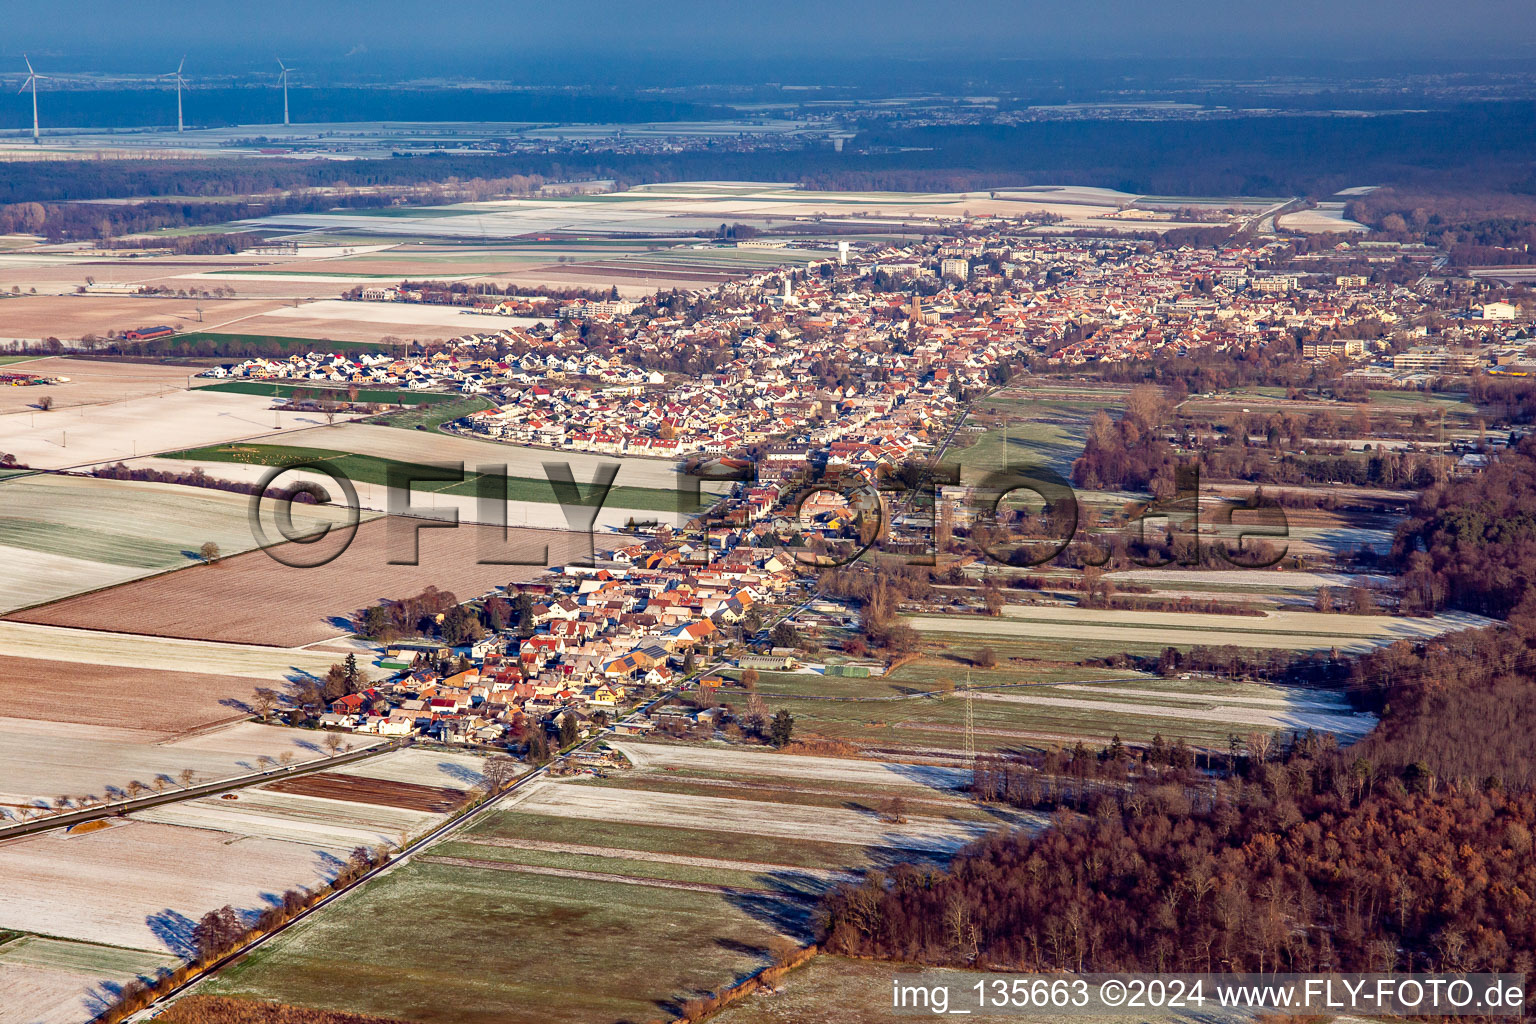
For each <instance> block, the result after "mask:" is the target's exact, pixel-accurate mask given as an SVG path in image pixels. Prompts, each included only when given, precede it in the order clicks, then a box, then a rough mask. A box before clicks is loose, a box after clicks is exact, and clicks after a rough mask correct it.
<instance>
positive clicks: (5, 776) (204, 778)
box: [0, 718, 377, 811]
mask: <svg viewBox="0 0 1536 1024" xmlns="http://www.w3.org/2000/svg"><path fill="white" fill-rule="evenodd" d="M316 739H317V737H315V735H314V734H312V733H306V732H301V731H299V730H296V729H288V728H284V727H280V726H270V725H260V724H258V723H254V722H236V723H234V724H231V725H227V726H224V727H222V728H219V729H215V730H212V731H209V732H205V733H200V734H195V735H192V736H187V737H183V738H180V739H174V740H170V741H168V742H161V735H160V734H159V733H154V732H146V731H142V730H138V729H114V728H109V727H103V726H97V725H76V724H74V723H71V722H39V721H34V720H30V719H27V720H23V719H18V718H0V809H4V810H8V811H14V810H15V807H16V805H32V804H34V803H35V802H36V801H38V800H43V801H50V800H52V799H54V798H55V797H60V796H67V797H82V796H95V797H97V798H107V797H108V796H109V794H108V793H107V787H108V786H116V787H118V788H120V789H126V787H127V786H128V784H129V783H130V782H133V781H135V780H137V781H139V782H142V783H144V784H145V785H146V786H152V785H153V784H154V782H155V779H156V777H157V776H165V777H166V778H167V779H168V780H170V781H168V782H164V783H163V784H164V785H165V787H166V788H167V789H170V790H174V789H176V788H177V785H178V783H177V782H176V781H175V780H176V779H177V778H178V777H179V776H180V774H181V772H182V771H183V770H185V769H188V768H190V769H192V770H193V771H195V772H196V773H197V780H196V781H198V782H213V781H215V780H217V779H223V778H234V777H236V776H240V775H248V774H250V773H252V772H257V771H261V770H263V769H264V768H265V767H267V766H266V765H264V764H263V763H262V762H261V761H259V760H258V759H259V758H261V757H270V758H274V759H275V758H279V757H281V756H282V755H283V754H292V755H293V757H294V761H295V763H302V762H306V761H313V760H316V759H318V758H323V757H324V756H325V754H326V752H325V750H324V748H322V747H321V746H320V745H319V743H318V742H316ZM358 742H359V744H360V745H361V743H364V742H367V737H360V738H358ZM375 742H377V741H375ZM4 805H11V806H10V807H6V806H4Z"/></svg>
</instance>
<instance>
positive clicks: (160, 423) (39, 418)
mask: <svg viewBox="0 0 1536 1024" xmlns="http://www.w3.org/2000/svg"><path fill="white" fill-rule="evenodd" d="M181 380H182V384H183V387H182V388H170V389H162V391H161V392H160V393H158V394H154V395H151V396H141V397H133V398H128V399H125V400H122V401H103V402H97V403H95V404H89V405H86V404H81V405H76V406H71V407H65V408H59V409H53V410H50V411H48V412H41V411H33V410H30V409H29V410H26V411H22V410H21V409H20V408H16V409H13V410H12V411H10V412H8V413H4V414H0V437H4V438H5V442H4V443H5V451H6V452H7V453H9V454H11V455H14V456H15V457H16V461H17V462H19V463H21V464H22V465H25V466H31V467H32V468H34V469H75V468H89V467H93V466H99V465H103V464H107V463H115V462H132V461H133V460H134V459H136V458H139V457H142V456H146V455H153V454H156V453H159V452H171V451H177V450H179V449H182V448H186V447H189V446H193V447H195V446H197V445H204V444H218V443H222V442H228V441H236V440H241V439H244V438H256V437H264V438H269V439H270V438H271V437H275V436H278V435H281V434H283V433H285V432H289V431H293V430H297V429H301V428H304V427H316V426H324V425H325V418H324V416H322V415H321V414H320V413H307V412H297V413H296V412H283V411H278V410H274V409H273V408H272V401H271V399H268V398H262V397H260V396H259V395H232V394H226V393H220V392H217V391H209V390H208V389H206V388H197V389H194V390H190V391H189V390H185V385H186V382H187V377H186V375H185V374H183V375H182V378H181ZM59 387H60V388H68V387H69V385H60V386H59ZM0 390H3V391H4V392H5V393H7V394H9V393H11V392H18V393H20V394H19V395H11V398H10V400H11V401H12V402H20V401H21V400H22V399H23V398H24V399H25V403H26V404H32V403H35V402H36V401H37V398H38V396H39V394H41V393H43V392H51V391H53V388H51V387H24V388H4V389H0Z"/></svg>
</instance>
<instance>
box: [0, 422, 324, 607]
mask: <svg viewBox="0 0 1536 1024" xmlns="http://www.w3.org/2000/svg"><path fill="white" fill-rule="evenodd" d="M0 444H3V442H0ZM174 471H175V472H185V469H176V470H174ZM250 505H251V501H250V498H249V497H248V496H247V495H244V494H234V493H230V492H227V491H219V490H214V489H211V488H198V487H179V486H176V485H174V484H158V483H148V482H143V481H134V480H97V479H85V478H81V477H73V476H54V475H34V476H21V477H14V478H11V479H8V480H5V481H4V482H0V612H8V611H14V610H15V609H17V608H24V607H28V606H30V605H34V604H41V603H44V602H48V601H54V600H57V599H59V598H61V597H68V596H69V595H71V594H78V593H82V592H84V591H87V590H95V589H98V588H100V587H105V586H110V585H112V584H116V583H123V582H126V581H128V580H132V579H138V578H140V577H143V576H148V575H150V574H152V573H155V572H159V571H164V570H168V569H178V568H184V567H187V566H190V565H194V564H197V561H198V559H197V552H198V549H199V548H200V547H201V546H202V545H203V544H204V543H207V542H210V541H211V542H213V543H215V544H217V545H218V546H219V550H220V552H221V553H222V554H224V555H231V554H235V553H237V552H240V551H245V550H248V549H250V548H253V547H255V546H256V543H257V541H256V537H255V535H254V532H253V530H252V528H251V524H250V519H249V514H250ZM293 515H294V521H295V525H296V527H297V528H298V529H299V530H306V529H308V528H310V527H311V526H313V525H318V524H320V523H327V522H339V521H341V520H342V519H344V518H345V513H344V510H342V509H338V508H329V507H322V506H303V505H296V506H294V507H293ZM267 529H268V532H269V534H271V535H273V536H276V531H275V530H274V529H273V527H272V526H271V525H270V524H268V526H267Z"/></svg>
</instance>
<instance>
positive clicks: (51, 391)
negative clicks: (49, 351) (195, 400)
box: [0, 299, 188, 414]
mask: <svg viewBox="0 0 1536 1024" xmlns="http://www.w3.org/2000/svg"><path fill="white" fill-rule="evenodd" d="M13 301H15V300H13V299H7V300H6V304H5V308H4V310H0V316H7V317H8V316H9V315H10V305H11V303H12V302H13ZM5 323H6V325H7V326H6V328H5V329H9V325H10V321H9V320H6V321H5ZM5 372H13V373H32V374H38V375H39V376H43V377H68V378H69V383H68V384H45V385H39V386H35V387H21V388H18V387H9V386H7V387H0V414H3V413H8V412H26V411H29V410H31V409H32V408H33V407H34V406H35V405H36V403H37V400H38V399H39V398H42V397H43V396H44V395H47V396H48V397H49V398H52V399H53V407H54V409H56V410H58V409H69V408H74V407H75V406H79V405H99V404H101V403H103V402H124V401H127V400H128V399H130V398H145V397H149V396H152V395H158V394H164V393H165V392H167V391H174V390H178V389H185V388H186V386H187V372H188V371H187V370H186V369H185V368H184V367H180V366H161V365H159V364H156V363H116V362H113V363H108V362H97V361H95V360H90V359H68V358H64V357H60V356H51V357H49V358H47V359H28V360H27V361H26V362H24V363H17V364H16V366H15V367H14V368H13V369H12V370H10V371H5Z"/></svg>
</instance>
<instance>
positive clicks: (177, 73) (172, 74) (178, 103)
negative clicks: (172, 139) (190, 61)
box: [160, 57, 187, 132]
mask: <svg viewBox="0 0 1536 1024" xmlns="http://www.w3.org/2000/svg"><path fill="white" fill-rule="evenodd" d="M186 66H187V58H186V57H182V58H181V63H180V64H177V65H176V70H175V71H168V72H166V73H165V74H163V75H161V76H160V77H161V78H174V79H176V130H177V131H178V132H179V131H184V130H185V128H184V127H183V125H182V121H181V87H182V86H184V85H186V84H187V80H186V79H185V78H182V77H181V69H182V68H184V67H186Z"/></svg>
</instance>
